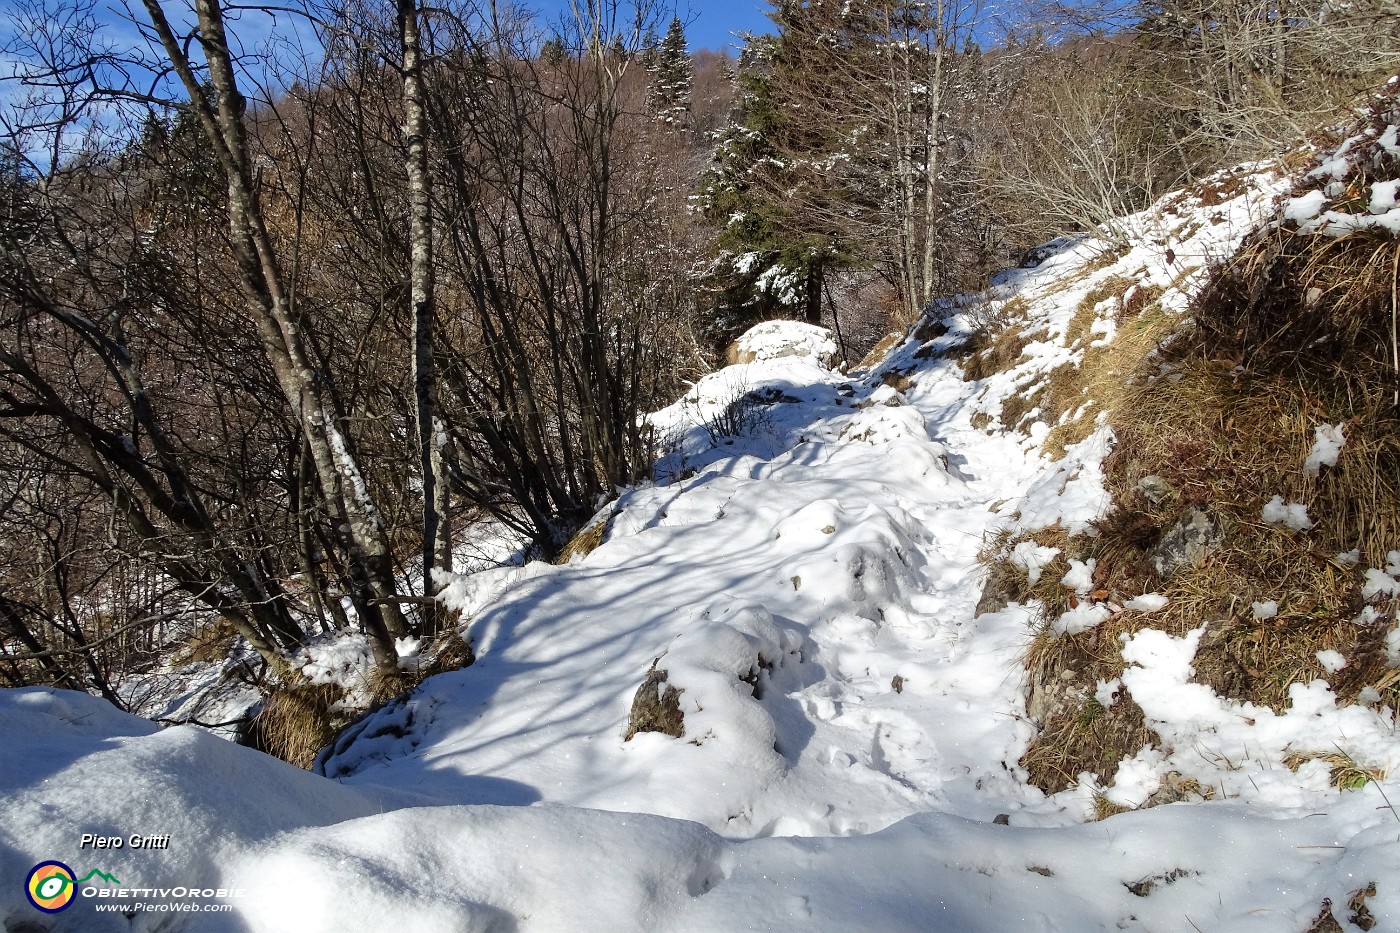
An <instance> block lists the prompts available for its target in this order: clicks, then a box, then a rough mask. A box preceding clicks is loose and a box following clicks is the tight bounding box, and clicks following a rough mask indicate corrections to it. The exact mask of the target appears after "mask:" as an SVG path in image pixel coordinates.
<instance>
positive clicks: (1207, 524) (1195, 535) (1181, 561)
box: [1151, 509, 1225, 580]
mask: <svg viewBox="0 0 1400 933" xmlns="http://www.w3.org/2000/svg"><path fill="white" fill-rule="evenodd" d="M1224 540H1225V533H1224V532H1223V531H1221V530H1220V526H1219V525H1218V524H1217V523H1216V522H1215V520H1214V519H1212V518H1211V517H1210V516H1209V515H1207V514H1206V513H1205V512H1202V511H1201V510H1200V509H1191V510H1190V511H1189V512H1187V513H1186V514H1185V515H1184V516H1182V518H1181V520H1180V521H1178V522H1177V523H1176V524H1175V525H1173V526H1172V527H1171V530H1170V531H1168V532H1167V533H1166V535H1165V536H1163V538H1162V541H1161V543H1160V544H1158V545H1157V547H1156V548H1155V549H1154V550H1153V552H1152V560H1151V562H1152V569H1153V570H1155V571H1157V575H1158V576H1160V577H1161V578H1162V579H1163V580H1170V579H1171V578H1172V577H1174V576H1175V575H1176V574H1177V573H1178V572H1180V571H1181V570H1184V569H1186V568H1188V567H1199V566H1200V565H1201V564H1202V563H1203V562H1204V561H1205V559H1206V558H1207V557H1208V556H1210V553H1211V552H1212V551H1214V550H1215V549H1216V548H1218V547H1219V546H1220V544H1221V542H1223V541H1224Z"/></svg>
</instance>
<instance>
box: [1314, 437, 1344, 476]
mask: <svg viewBox="0 0 1400 933" xmlns="http://www.w3.org/2000/svg"><path fill="white" fill-rule="evenodd" d="M1343 427H1344V426H1343V425H1340V424H1322V425H1318V426H1317V427H1316V428H1315V429H1314V435H1315V437H1316V439H1315V440H1314V441H1313V445H1312V450H1310V451H1309V452H1308V458H1307V460H1305V461H1304V462H1303V472H1305V473H1307V474H1308V475H1309V476H1317V475H1318V474H1319V473H1321V472H1322V468H1323V467H1334V466H1336V465H1337V457H1339V456H1340V455H1341V452H1342V447H1343V446H1345V444H1346V433H1345V432H1344V431H1343Z"/></svg>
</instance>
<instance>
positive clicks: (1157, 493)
mask: <svg viewBox="0 0 1400 933" xmlns="http://www.w3.org/2000/svg"><path fill="white" fill-rule="evenodd" d="M1137 490H1138V492H1140V493H1142V494H1143V495H1144V496H1146V497H1147V498H1148V500H1149V501H1150V502H1153V503H1162V502H1166V501H1167V500H1168V499H1172V498H1175V497H1176V488H1175V487H1174V486H1172V484H1171V483H1169V482H1167V481H1166V480H1164V479H1162V477H1160V476H1156V475H1153V476H1144V477H1143V478H1142V479H1140V480H1138V481H1137Z"/></svg>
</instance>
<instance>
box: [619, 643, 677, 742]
mask: <svg viewBox="0 0 1400 933" xmlns="http://www.w3.org/2000/svg"><path fill="white" fill-rule="evenodd" d="M666 677H667V672H666V671H658V670H657V669H656V665H655V663H654V662H653V664H652V668H651V670H649V671H647V679H646V680H644V681H642V685H641V686H640V687H638V688H637V695H636V696H634V697H633V698H632V715H631V716H629V717H628V719H627V735H626V737H625V738H624V739H623V741H627V742H630V741H631V740H632V736H634V735H636V734H637V733H638V732H660V733H662V734H664V735H669V736H671V737H673V738H677V739H679V738H680V737H681V736H683V735H685V715H684V714H683V713H682V712H681V693H682V692H683V691H680V690H677V689H676V688H675V687H672V686H671V685H670V684H666ZM663 684H666V689H665V690H664V691H663V690H662V689H661V687H662V685H663Z"/></svg>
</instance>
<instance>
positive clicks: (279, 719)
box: [249, 684, 345, 768]
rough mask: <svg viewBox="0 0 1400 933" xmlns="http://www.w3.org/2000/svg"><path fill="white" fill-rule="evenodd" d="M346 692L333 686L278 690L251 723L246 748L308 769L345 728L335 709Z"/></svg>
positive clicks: (342, 718) (319, 685)
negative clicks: (255, 749) (319, 753)
mask: <svg viewBox="0 0 1400 933" xmlns="http://www.w3.org/2000/svg"><path fill="white" fill-rule="evenodd" d="M344 695H345V691H344V690H342V689H341V688H340V687H338V686H336V685H334V684H318V685H304V686H297V687H288V688H284V689H281V690H278V691H276V692H274V693H273V694H271V695H270V696H269V697H268V698H267V699H266V700H264V701H263V705H262V708H261V709H260V710H259V711H258V714H257V716H256V717H254V719H253V724H252V727H251V730H250V733H251V735H250V739H249V744H250V745H252V746H253V747H254V748H258V749H261V750H262V751H265V752H267V753H268V754H269V755H273V756H275V757H277V758H280V759H282V760H283V761H285V762H288V763H289V764H294V765H296V766H297V767H298V768H310V767H311V765H312V763H313V762H314V761H315V760H316V753H317V752H319V751H320V750H321V749H322V748H324V747H326V746H327V745H329V744H330V742H331V740H332V739H334V738H335V735H336V732H337V731H339V729H340V728H342V727H343V726H344V725H345V717H344V714H343V713H340V712H338V711H337V710H336V709H335V706H336V704H337V703H338V702H339V701H340V700H341V699H342V698H343V697H344Z"/></svg>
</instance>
